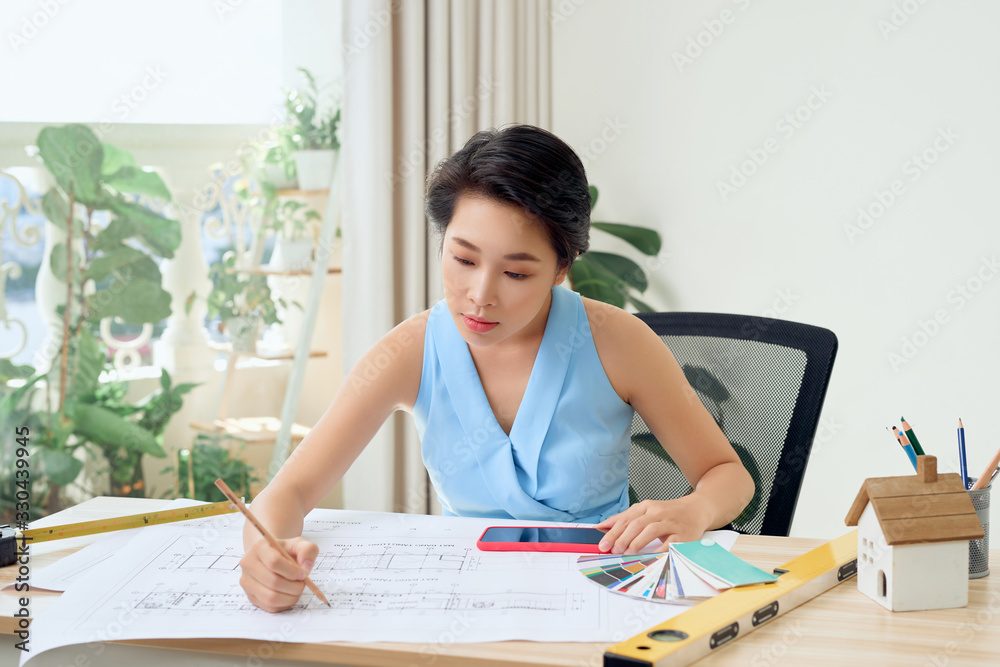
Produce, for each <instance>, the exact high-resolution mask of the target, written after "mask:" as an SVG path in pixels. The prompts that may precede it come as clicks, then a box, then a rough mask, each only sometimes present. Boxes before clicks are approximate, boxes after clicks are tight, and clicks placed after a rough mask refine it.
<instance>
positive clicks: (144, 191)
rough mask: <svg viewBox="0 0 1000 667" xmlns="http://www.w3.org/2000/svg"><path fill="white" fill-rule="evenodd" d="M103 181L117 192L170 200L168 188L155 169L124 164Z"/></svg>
mask: <svg viewBox="0 0 1000 667" xmlns="http://www.w3.org/2000/svg"><path fill="white" fill-rule="evenodd" d="M104 182H105V183H107V184H108V185H110V186H111V187H113V188H114V189H115V190H117V191H118V192H127V193H129V194H134V195H149V196H150V197H157V198H159V199H164V200H166V201H170V190H168V189H167V186H166V184H164V182H163V179H162V178H160V175H159V174H157V173H156V172H155V171H145V170H143V169H140V168H139V167H134V166H131V165H129V166H125V167H122V168H121V169H119V170H118V171H116V172H115V173H113V174H111V175H110V176H106V177H105V178H104Z"/></svg>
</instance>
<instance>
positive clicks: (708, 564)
mask: <svg viewBox="0 0 1000 667" xmlns="http://www.w3.org/2000/svg"><path fill="white" fill-rule="evenodd" d="M670 555H671V557H672V558H673V559H674V563H675V565H676V566H677V567H682V566H683V567H687V568H688V569H689V570H691V572H693V573H694V574H695V575H697V576H698V578H699V579H701V580H702V581H704V582H705V583H707V584H709V585H710V586H711V587H712V588H715V589H716V590H725V589H727V588H735V587H737V586H751V585H753V584H768V583H772V582H775V581H777V580H778V577H776V576H775V575H773V574H770V573H768V572H765V571H764V570H762V569H760V568H759V567H755V566H753V565H751V564H750V563H748V562H746V561H745V560H743V559H742V558H740V557H739V556H734V555H733V554H731V553H729V552H728V551H726V549H724V548H723V547H722V546H721V545H720V544H718V543H717V542H716V541H715V540H713V539H710V538H706V539H703V540H700V541H698V542H682V543H673V544H671V545H670ZM682 582H683V580H682ZM685 588H686V586H685Z"/></svg>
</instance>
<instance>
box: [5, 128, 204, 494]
mask: <svg viewBox="0 0 1000 667" xmlns="http://www.w3.org/2000/svg"><path fill="white" fill-rule="evenodd" d="M37 148H38V156H39V157H40V159H41V161H42V163H43V164H44V165H45V167H46V168H47V169H48V170H49V172H50V173H51V174H52V176H53V178H54V180H55V183H56V184H55V186H53V187H52V188H51V189H50V190H49V191H48V192H46V193H45V195H44V196H43V197H42V211H43V212H44V214H45V217H46V218H47V226H46V250H47V255H46V257H45V259H44V263H43V266H44V268H45V269H46V270H47V271H51V274H52V276H53V277H54V279H55V280H58V281H60V282H61V283H62V284H63V287H61V288H60V289H61V291H62V293H63V294H65V295H66V303H65V305H59V306H57V307H56V308H55V310H56V314H57V315H58V317H59V320H60V321H61V325H62V336H61V340H60V343H59V348H58V350H56V354H55V356H54V358H53V359H52V363H51V364H48V363H47V364H46V365H45V368H39V369H35V368H31V367H28V366H20V367H13V366H11V365H6V366H5V367H4V368H3V369H2V373H0V380H2V382H0V423H3V424H24V425H27V426H28V427H29V430H30V433H31V434H32V436H31V446H32V449H31V454H32V457H33V461H36V462H37V466H36V463H33V464H32V470H33V474H32V484H31V487H32V491H31V495H32V496H33V498H32V499H33V502H32V504H33V505H36V506H39V507H40V506H41V505H42V503H44V504H45V506H46V508H47V509H48V511H49V512H53V511H57V510H58V509H59V508H60V504H61V493H60V491H61V489H62V488H64V487H66V486H68V485H70V484H72V483H74V482H75V481H76V480H77V477H78V476H79V474H80V472H81V470H82V469H83V460H82V457H81V456H78V455H77V453H78V452H80V450H81V448H82V452H81V453H87V454H89V455H90V456H91V457H92V458H94V459H95V460H100V458H103V459H104V460H105V461H106V462H107V466H108V467H107V471H108V473H109V476H110V480H111V482H110V487H111V488H110V492H111V494H112V495H144V489H143V486H144V484H143V483H142V466H141V458H142V455H143V454H150V455H152V456H159V457H162V456H165V452H164V451H163V447H162V434H163V431H164V430H165V428H166V425H167V422H168V421H169V419H170V417H171V416H172V415H173V414H174V413H176V412H177V410H179V409H180V407H181V403H182V399H181V396H182V395H183V394H184V393H187V392H188V391H190V390H191V388H193V386H194V385H177V386H173V385H172V383H171V380H170V376H169V375H168V374H167V373H166V371H164V372H163V374H162V375H161V378H160V380H161V389H160V390H159V391H157V392H156V393H154V394H153V395H151V396H150V397H149V398H148V399H147V400H146V401H145V402H141V403H139V404H130V403H128V402H126V401H125V399H124V396H125V388H126V386H127V385H125V384H124V383H115V382H109V381H107V379H106V378H107V377H110V376H113V374H114V373H115V370H116V369H115V368H114V366H113V365H111V364H110V363H109V362H108V350H107V347H106V346H105V345H104V343H103V342H102V341H101V339H100V337H99V335H95V332H97V331H98V329H99V327H100V324H101V322H102V320H104V319H105V318H108V317H116V318H119V319H120V320H122V321H124V322H128V323H131V324H137V325H142V324H156V323H158V322H160V321H162V320H163V319H165V318H166V317H168V316H169V315H170V295H169V294H168V293H167V292H166V291H165V290H164V289H163V288H162V286H161V275H160V271H159V268H158V267H157V263H156V261H155V258H170V257H173V253H174V251H175V250H176V249H177V247H178V245H179V244H180V238H181V237H180V225H179V224H178V223H177V221H176V220H171V219H168V218H166V217H164V216H163V215H161V214H159V213H156V212H155V211H152V210H150V209H149V208H147V207H146V206H143V205H142V204H139V203H136V202H135V201H134V196H135V195H147V196H151V197H156V198H159V199H163V200H166V201H170V199H171V196H170V192H169V191H168V190H167V188H166V186H165V184H164V183H163V181H162V180H161V179H160V177H159V176H158V175H157V174H156V173H155V172H152V171H147V170H144V169H142V168H140V167H139V166H138V165H136V163H135V160H134V158H133V156H132V155H131V154H130V153H128V152H127V151H124V150H122V149H119V148H116V147H115V146H112V145H110V144H105V143H102V142H101V141H100V140H99V139H98V138H97V136H96V135H95V134H94V133H93V131H91V130H90V128H88V127H87V126H85V125H78V124H71V125H66V126H64V127H46V128H43V129H42V131H41V132H40V133H39V135H38V141H37ZM95 212H101V214H100V215H98V216H95V215H94V214H95ZM101 215H104V216H106V218H105V219H106V220H107V222H106V223H105V224H102V223H100V222H99V220H100V218H101ZM102 375H103V376H104V378H102ZM36 482H40V483H36Z"/></svg>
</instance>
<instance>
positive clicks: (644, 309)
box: [625, 294, 656, 313]
mask: <svg viewBox="0 0 1000 667" xmlns="http://www.w3.org/2000/svg"><path fill="white" fill-rule="evenodd" d="M625 298H626V299H628V301H629V303H631V304H632V305H633V306H635V309H636V311H637V312H640V313H655V312H656V309H655V308H653V307H652V306H650V305H649V304H648V303H646V302H645V301H643V300H642V299H639V298H637V297H635V296H633V295H631V294H626V295H625Z"/></svg>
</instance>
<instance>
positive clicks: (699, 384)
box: [684, 364, 729, 403]
mask: <svg viewBox="0 0 1000 667" xmlns="http://www.w3.org/2000/svg"><path fill="white" fill-rule="evenodd" d="M684 377H686V378H687V381H688V383H689V384H690V385H691V386H692V387H693V388H695V389H697V390H698V391H700V392H701V393H703V394H705V395H706V396H708V397H709V398H711V399H713V400H715V401H717V402H719V403H721V402H722V401H725V400H726V399H728V398H729V390H728V389H726V387H725V385H723V384H722V383H721V382H719V380H718V378H716V377H715V376H714V375H712V374H711V373H710V372H709V371H708V370H706V369H704V368H702V367H701V366H692V365H691V364H684Z"/></svg>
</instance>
